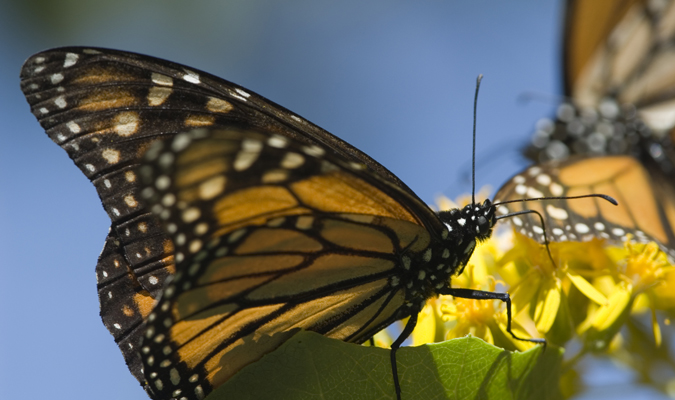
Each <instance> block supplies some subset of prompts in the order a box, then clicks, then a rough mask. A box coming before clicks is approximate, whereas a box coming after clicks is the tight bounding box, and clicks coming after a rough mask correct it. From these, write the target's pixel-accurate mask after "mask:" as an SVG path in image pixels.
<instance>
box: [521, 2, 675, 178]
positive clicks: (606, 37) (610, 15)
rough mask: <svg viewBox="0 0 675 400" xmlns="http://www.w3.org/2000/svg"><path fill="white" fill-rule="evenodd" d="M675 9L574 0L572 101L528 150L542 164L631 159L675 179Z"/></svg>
mask: <svg viewBox="0 0 675 400" xmlns="http://www.w3.org/2000/svg"><path fill="white" fill-rule="evenodd" d="M673 18H675V4H674V3H673V2H670V1H664V2H651V1H642V0H629V1H621V0H611V1H609V0H601V1H597V2H596V1H593V2H586V1H570V2H568V4H567V15H566V23H565V33H564V44H563V53H564V54H563V61H564V62H563V65H564V68H563V69H564V89H565V96H566V98H567V99H568V101H566V102H565V103H563V104H561V105H560V106H559V108H558V110H557V113H556V120H555V121H549V122H547V123H542V124H540V126H539V129H538V130H537V132H535V135H534V137H533V139H532V145H531V146H530V147H529V148H527V149H526V150H525V154H526V156H527V157H528V158H530V159H532V160H534V161H536V162H543V161H548V160H562V159H565V158H567V157H568V156H570V155H575V154H576V155H602V154H628V155H632V156H634V157H636V158H638V159H639V160H640V161H641V162H642V163H643V164H645V166H646V167H647V168H648V169H649V170H650V171H658V170H660V171H661V172H662V173H665V174H666V175H668V176H670V177H671V178H673V179H675V167H674V166H675V149H674V148H673V140H672V130H673V127H674V126H675V98H674V97H673V96H674V95H675V73H674V72H673V69H672V68H671V67H670V66H671V65H672V60H673V56H674V55H675V46H674V45H673V43H675V40H674V39H675V26H673V24H672V23H671V21H672V20H673Z"/></svg>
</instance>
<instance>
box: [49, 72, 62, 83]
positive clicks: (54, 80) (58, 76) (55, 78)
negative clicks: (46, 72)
mask: <svg viewBox="0 0 675 400" xmlns="http://www.w3.org/2000/svg"><path fill="white" fill-rule="evenodd" d="M50 79H51V81H52V84H54V85H56V84H57V83H59V82H61V81H62V80H63V74H59V73H56V74H53V75H52V76H51V77H50Z"/></svg>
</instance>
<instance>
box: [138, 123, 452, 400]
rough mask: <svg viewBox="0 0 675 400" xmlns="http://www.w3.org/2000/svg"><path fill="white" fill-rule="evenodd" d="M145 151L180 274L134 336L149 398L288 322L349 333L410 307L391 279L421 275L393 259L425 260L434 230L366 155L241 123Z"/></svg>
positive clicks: (185, 385) (266, 340)
mask: <svg viewBox="0 0 675 400" xmlns="http://www.w3.org/2000/svg"><path fill="white" fill-rule="evenodd" d="M199 136H205V137H204V138H201V139H199ZM193 140H194V143H193V144H191V145H190V146H189V147H188V149H187V150H185V151H182V152H179V153H178V154H175V153H174V150H175V149H176V148H179V149H180V148H182V147H183V146H187V144H183V142H188V141H189V142H192V141H193ZM179 151H180V150H179ZM148 156H149V157H150V158H151V159H154V160H155V162H154V168H151V167H147V168H145V169H144V171H143V175H144V177H145V178H146V181H148V182H150V184H151V186H149V188H148V189H146V191H144V195H146V196H148V197H149V198H150V199H151V203H153V204H154V205H153V206H152V209H153V210H154V211H155V212H156V213H157V214H158V215H160V217H161V218H162V219H163V220H165V221H166V224H167V230H168V231H170V232H171V231H173V232H176V233H175V235H174V243H176V257H177V260H179V261H178V262H179V270H180V271H181V272H179V273H178V274H176V276H175V277H174V279H173V280H172V281H171V283H170V284H169V286H168V287H167V288H166V290H165V292H164V295H163V297H162V299H161V300H160V303H159V304H158V306H157V307H156V308H155V310H154V311H153V313H152V314H151V315H150V318H149V322H148V331H147V333H146V335H145V336H144V340H143V344H142V350H141V353H142V354H143V356H144V358H143V361H144V368H145V373H146V376H147V377H148V382H149V383H150V385H151V387H152V390H153V392H154V396H155V397H156V398H163V397H165V396H168V395H170V394H171V393H173V392H174V391H177V390H178V391H180V393H183V394H184V395H185V394H186V393H188V394H189V396H192V395H194V396H195V397H194V398H200V396H201V395H200V393H208V392H209V391H210V390H211V389H212V388H214V387H217V386H219V385H220V384H222V383H223V382H224V381H226V380H227V379H229V378H230V377H231V375H232V374H234V373H235V372H237V371H238V370H239V369H241V368H242V367H243V366H245V365H247V364H249V363H251V362H253V361H255V360H257V359H259V358H260V357H261V356H262V355H264V354H265V353H268V352H270V351H271V350H273V349H274V348H276V347H277V346H279V345H280V344H281V343H283V341H285V340H286V339H287V338H288V337H290V335H292V334H293V333H294V332H295V331H296V330H297V329H299V328H302V329H306V330H313V331H316V332H319V333H321V334H324V335H326V336H329V337H334V338H338V339H342V340H347V341H352V342H357V343H360V342H363V341H364V340H366V339H367V338H369V337H370V336H372V335H373V334H374V333H376V332H377V331H379V330H380V329H382V328H384V327H385V326H387V325H388V324H390V323H391V322H393V321H394V320H396V319H398V318H401V317H402V316H403V315H406V313H408V314H409V313H410V308H407V307H406V303H408V302H409V300H410V299H409V298H408V297H406V293H405V291H404V290H403V288H402V286H401V285H402V283H403V282H406V281H410V280H411V277H409V276H407V275H410V274H415V275H416V276H415V277H414V279H417V278H418V276H417V274H418V273H417V272H409V271H408V270H406V268H405V266H404V265H405V263H403V265H402V259H403V258H404V257H408V262H410V260H411V259H412V260H414V259H419V258H424V257H425V256H424V252H426V251H429V252H430V251H431V250H428V249H429V244H430V240H431V238H430V236H429V234H428V231H427V230H426V229H425V228H424V227H423V225H422V224H421V223H420V221H419V220H418V219H417V218H416V215H415V213H418V214H419V213H421V210H415V209H413V210H408V209H406V208H404V207H403V205H402V204H401V203H400V202H399V201H396V200H394V198H392V197H390V196H392V195H396V196H397V197H399V196H401V195H402V194H403V192H401V191H400V189H398V188H397V187H396V186H394V185H391V184H389V183H388V182H386V181H384V180H382V178H380V177H379V176H377V175H375V174H372V173H369V172H367V171H366V170H365V168H364V166H362V165H358V164H354V163H350V162H345V161H343V160H341V159H336V158H334V157H331V156H330V155H327V154H325V153H324V150H323V149H322V148H320V147H316V146H314V147H310V146H304V145H301V144H299V143H297V142H294V141H292V140H286V139H284V138H282V137H280V136H269V135H261V134H260V133H257V132H255V131H238V130H223V131H213V130H208V131H207V130H204V131H201V132H199V131H198V132H193V133H192V134H190V135H189V136H188V135H185V136H180V137H176V139H175V140H174V141H173V142H172V144H170V145H169V144H165V145H164V146H163V147H162V148H159V147H158V148H157V149H152V150H150V152H149V154H148ZM411 211H412V212H413V213H411ZM428 257H429V258H433V259H435V260H440V259H442V254H438V255H436V256H435V257H432V256H431V253H429V256H428ZM181 265H186V268H183V267H180V266H181ZM439 265H440V262H439ZM453 270H454V267H453V266H452V265H451V264H449V263H448V264H446V265H444V266H443V271H439V275H438V278H436V279H439V278H440V277H441V276H442V274H443V273H445V274H448V273H450V272H452V271H453ZM446 276H447V275H446ZM436 284H439V285H441V286H442V285H445V283H444V282H442V281H440V280H439V281H437V282H436ZM408 296H409V294H408ZM163 365H164V367H163ZM167 366H171V367H167ZM189 396H188V398H192V397H189Z"/></svg>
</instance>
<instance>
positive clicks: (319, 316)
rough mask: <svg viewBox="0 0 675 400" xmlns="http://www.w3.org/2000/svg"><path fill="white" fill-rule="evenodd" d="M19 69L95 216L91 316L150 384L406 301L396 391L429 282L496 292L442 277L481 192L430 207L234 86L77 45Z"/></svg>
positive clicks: (200, 378)
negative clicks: (104, 224) (102, 224)
mask: <svg viewBox="0 0 675 400" xmlns="http://www.w3.org/2000/svg"><path fill="white" fill-rule="evenodd" d="M21 80H22V81H21V87H22V90H23V91H24V93H25V95H26V98H27V100H28V102H29V104H30V105H31V109H32V112H33V114H34V115H35V116H36V117H37V118H38V120H39V122H40V124H41V125H42V126H43V127H44V129H45V130H46V131H47V134H48V135H49V137H50V138H51V139H52V140H54V141H55V142H56V143H57V144H59V146H61V147H62V148H64V149H65V150H66V151H67V152H68V154H69V156H70V157H71V158H72V159H73V160H74V161H75V164H76V165H77V166H78V167H79V168H80V169H81V170H82V171H83V172H84V173H85V175H86V176H87V177H88V178H89V179H90V180H91V181H92V183H94V185H95V186H96V189H97V191H98V193H99V196H100V198H101V201H102V203H103V206H104V208H105V209H106V211H107V213H108V215H109V216H110V218H111V220H112V226H111V229H110V233H109V235H108V238H107V240H106V243H105V247H104V250H103V252H102V254H101V256H100V258H99V261H98V264H97V266H96V274H97V279H98V292H99V300H100V305H101V317H102V319H103V322H104V324H105V326H106V327H107V328H108V330H109V331H110V332H111V333H112V334H113V336H114V338H115V341H116V342H117V343H118V345H119V346H120V349H121V350H122V353H123V355H124V358H125V360H126V362H127V365H128V367H129V369H130V371H131V372H132V374H133V375H134V376H135V377H136V378H137V379H138V380H139V382H140V383H141V384H142V385H144V387H145V388H146V390H147V391H148V393H149V394H150V396H151V397H152V398H154V399H166V398H173V397H175V398H181V399H182V398H186V399H201V398H203V397H205V396H206V395H207V394H208V393H209V392H210V391H211V390H213V389H214V388H216V387H218V386H219V385H221V384H222V383H224V382H225V381H227V380H228V379H229V378H230V377H231V376H232V375H233V374H235V373H236V372H237V371H239V370H240V369H241V368H243V367H244V366H246V365H247V364H250V363H252V362H254V361H256V360H258V359H259V358H260V357H262V356H263V355H264V354H266V353H269V352H270V351H272V350H274V349H275V348H276V347H278V346H279V345H280V344H281V343H283V342H284V341H285V340H287V339H288V338H289V337H290V336H291V335H292V334H293V333H295V332H296V331H297V330H298V329H300V328H302V329H306V330H311V331H315V332H318V333H321V334H323V335H325V336H328V337H332V338H337V339H341V340H345V341H349V342H354V343H362V342H364V341H366V340H367V339H369V338H370V337H372V336H373V335H374V334H375V333H377V332H378V331H380V330H381V329H383V328H385V327H387V326H388V325H389V324H391V323H392V322H394V321H396V320H399V319H402V318H405V317H408V316H410V317H411V318H410V319H409V322H408V323H407V325H406V327H405V328H404V331H403V333H402V334H401V336H400V337H399V338H398V339H397V340H396V341H395V342H394V344H392V349H393V350H392V352H391V354H392V356H391V357H392V369H393V372H394V375H393V376H394V381H395V385H396V392H397V393H396V394H397V396H399V386H398V377H397V373H396V363H395V350H396V349H397V348H398V347H399V346H400V345H401V344H402V342H403V340H405V339H406V338H407V336H408V335H409V334H410V332H411V331H412V329H413V328H414V326H415V324H416V320H417V313H418V312H419V311H420V309H421V308H422V307H423V305H424V303H425V301H426V300H427V299H428V298H430V297H432V296H435V295H438V294H447V295H454V296H456V297H466V298H481V299H498V300H502V301H508V295H507V294H500V293H491V292H482V291H475V290H469V289H453V288H451V287H450V278H451V276H453V275H454V274H458V273H461V271H462V270H463V268H464V266H465V265H466V263H467V261H468V259H469V257H470V256H471V254H472V252H473V250H474V248H475V246H476V244H477V242H480V241H481V240H484V239H486V238H488V237H489V236H490V234H491V231H492V227H493V225H494V223H495V222H496V220H497V219H498V218H497V217H495V214H494V213H495V207H494V206H493V205H492V203H491V202H490V201H489V200H486V201H485V202H484V203H482V204H469V205H467V206H466V207H464V208H463V209H461V210H460V209H454V210H451V211H444V212H440V213H435V212H433V211H432V210H431V209H430V208H429V207H428V206H427V205H426V204H425V203H424V202H423V201H422V200H420V199H419V198H418V197H417V195H415V193H413V192H412V190H410V189H409V188H408V187H407V186H406V185H405V184H404V183H402V182H401V181H400V180H399V179H398V178H397V177H396V176H395V175H393V174H392V173H391V172H389V171H388V170H387V169H386V168H384V167H383V166H382V165H380V164H379V163H377V162H376V161H374V160H373V159H371V158H370V157H369V156H367V155H366V154H364V153H362V152H361V151H359V150H358V149H356V148H354V147H353V146H351V145H349V144H348V143H346V142H344V141H342V140H340V139H339V138H337V137H335V136H333V135H331V134H330V133H328V132H326V131H324V130H322V129H321V128H319V127H317V126H315V125H313V124H311V123H309V122H308V121H306V120H304V119H302V118H300V117H298V116H296V115H295V114H293V113H292V112H290V111H288V110H286V109H284V108H282V107H280V106H278V105H276V104H274V103H272V102H270V101H269V100H267V99H265V98H263V97H261V96H258V95H256V94H255V93H252V92H250V91H248V90H246V89H244V88H242V87H240V86H237V85H235V84H232V83H230V82H227V81H225V80H222V79H220V78H217V77H215V76H212V75H209V74H207V73H204V72H201V71H198V70H195V69H193V68H189V67H186V66H182V65H179V64H176V63H172V62H169V61H165V60H160V59H156V58H152V57H148V56H143V55H139V54H134V53H128V52H122V51H115V50H107V49H94V48H79V47H72V48H61V49H53V50H48V51H45V52H42V53H39V54H36V55H34V56H32V57H31V58H29V59H28V60H27V61H26V63H25V64H24V66H23V68H22V71H21ZM146 152H147V155H146V156H145V157H146V159H145V160H143V155H144V154H145V153H146ZM144 204H148V205H147V206H145V205H144ZM171 275H173V277H172V278H170V276H171ZM157 299H161V300H160V301H159V302H157ZM507 304H509V303H507ZM507 310H508V311H509V312H510V307H508V308H507ZM509 315H510V314H509ZM514 337H515V336H514ZM141 339H142V344H141V345H140V347H139V346H138V343H139V342H141ZM530 341H533V342H537V343H542V342H543V340H541V339H531V340H530Z"/></svg>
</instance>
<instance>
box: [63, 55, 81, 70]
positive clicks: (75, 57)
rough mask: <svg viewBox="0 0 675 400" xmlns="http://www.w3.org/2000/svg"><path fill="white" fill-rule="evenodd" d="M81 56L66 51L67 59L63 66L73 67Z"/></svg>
mask: <svg viewBox="0 0 675 400" xmlns="http://www.w3.org/2000/svg"><path fill="white" fill-rule="evenodd" d="M79 58H80V56H79V55H77V54H75V53H66V59H65V61H64V62H63V68H68V67H72V66H73V65H75V64H76V63H77V60H78V59H79Z"/></svg>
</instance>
